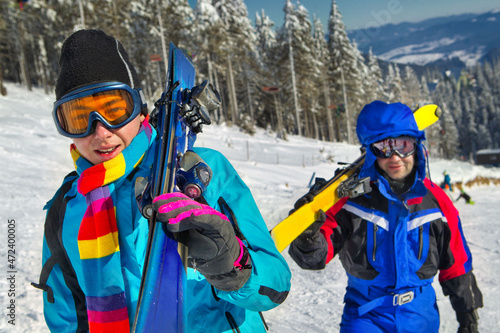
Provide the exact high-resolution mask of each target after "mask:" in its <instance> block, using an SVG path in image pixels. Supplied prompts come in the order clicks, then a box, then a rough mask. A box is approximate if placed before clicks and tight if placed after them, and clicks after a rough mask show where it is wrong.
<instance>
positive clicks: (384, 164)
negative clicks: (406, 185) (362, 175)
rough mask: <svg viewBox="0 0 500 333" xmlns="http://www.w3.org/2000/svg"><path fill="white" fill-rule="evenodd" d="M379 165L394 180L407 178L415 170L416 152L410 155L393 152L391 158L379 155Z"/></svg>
mask: <svg viewBox="0 0 500 333" xmlns="http://www.w3.org/2000/svg"><path fill="white" fill-rule="evenodd" d="M377 163H378V166H379V167H380V168H381V169H382V170H384V171H385V172H386V173H387V174H388V175H389V177H391V178H392V179H394V180H403V179H405V178H406V177H407V176H408V175H409V174H410V173H411V171H412V170H413V166H414V164H415V153H413V154H411V155H410V156H408V157H400V156H399V155H398V154H392V156H391V157H389V158H382V157H377Z"/></svg>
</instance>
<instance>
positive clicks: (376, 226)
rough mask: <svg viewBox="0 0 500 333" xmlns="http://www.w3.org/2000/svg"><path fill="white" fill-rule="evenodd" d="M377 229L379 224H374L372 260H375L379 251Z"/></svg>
mask: <svg viewBox="0 0 500 333" xmlns="http://www.w3.org/2000/svg"><path fill="white" fill-rule="evenodd" d="M377 230H378V225H376V224H374V225H373V257H372V260H373V261H375V254H376V253H377Z"/></svg>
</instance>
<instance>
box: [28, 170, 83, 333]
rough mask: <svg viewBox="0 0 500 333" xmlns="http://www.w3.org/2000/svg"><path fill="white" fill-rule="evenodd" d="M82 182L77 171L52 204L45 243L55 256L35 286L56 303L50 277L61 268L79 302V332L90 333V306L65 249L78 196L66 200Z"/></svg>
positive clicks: (50, 259) (45, 266) (75, 298)
mask: <svg viewBox="0 0 500 333" xmlns="http://www.w3.org/2000/svg"><path fill="white" fill-rule="evenodd" d="M77 178H78V174H77V173H76V171H73V172H71V173H70V174H68V175H67V176H66V177H65V178H64V183H63V185H62V186H61V188H60V189H59V191H58V193H56V195H55V197H54V199H53V200H52V205H51V206H50V208H49V211H48V212H47V218H46V219H45V240H46V243H47V246H48V248H49V250H50V253H51V256H50V258H49V259H47V261H46V262H45V263H44V265H43V267H42V271H41V273H40V278H39V282H38V283H34V282H32V283H31V285H32V286H33V287H35V288H38V289H41V290H43V291H45V292H47V301H48V302H50V303H54V302H55V299H54V292H53V291H52V288H51V287H50V286H48V285H47V281H48V279H49V276H50V273H51V272H52V269H53V268H54V266H55V265H56V264H58V265H59V268H60V269H61V272H62V274H63V278H64V282H65V283H66V285H67V287H68V288H69V290H70V291H71V293H72V296H73V300H74V302H75V309H76V314H77V320H78V329H77V332H87V331H88V317H87V306H86V303H85V294H84V293H83V291H82V289H81V288H80V285H79V283H78V280H77V277H76V273H75V271H74V269H73V266H72V265H71V262H70V260H69V258H68V254H67V253H66V250H65V249H64V247H63V245H62V224H63V221H64V215H65V214H66V205H67V203H68V201H69V200H71V199H73V198H74V196H66V194H67V193H68V192H69V190H70V189H71V187H72V186H73V182H74V181H75V180H76V179H77Z"/></svg>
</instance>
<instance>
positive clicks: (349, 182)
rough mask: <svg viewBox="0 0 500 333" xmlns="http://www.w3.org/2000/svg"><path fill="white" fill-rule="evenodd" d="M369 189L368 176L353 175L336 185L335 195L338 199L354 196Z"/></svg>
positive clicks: (367, 191) (368, 191) (370, 189)
mask: <svg viewBox="0 0 500 333" xmlns="http://www.w3.org/2000/svg"><path fill="white" fill-rule="evenodd" d="M371 191H372V187H371V186H370V177H365V178H361V179H359V178H358V177H353V178H352V179H349V178H348V179H346V180H345V181H344V182H342V183H341V184H340V185H339V186H338V188H337V196H338V198H339V199H340V198H344V197H349V198H356V197H359V196H360V195H363V194H366V193H370V192H371Z"/></svg>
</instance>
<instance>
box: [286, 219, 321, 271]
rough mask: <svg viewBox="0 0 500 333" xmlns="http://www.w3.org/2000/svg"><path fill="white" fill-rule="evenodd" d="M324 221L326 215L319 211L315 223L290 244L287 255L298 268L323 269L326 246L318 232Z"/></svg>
mask: <svg viewBox="0 0 500 333" xmlns="http://www.w3.org/2000/svg"><path fill="white" fill-rule="evenodd" d="M325 221H326V214H325V213H324V212H323V211H322V210H319V211H318V213H317V217H316V221H314V222H313V224H311V225H310V226H309V227H308V228H307V229H306V230H304V231H303V232H302V233H301V234H300V235H299V237H297V238H296V239H295V240H294V241H293V242H292V244H290V248H289V249H288V254H289V255H290V256H291V257H292V259H293V260H294V261H295V262H296V263H297V265H299V267H300V268H302V269H311V270H318V269H323V268H325V265H326V257H327V254H328V244H327V242H326V239H325V237H323V235H322V234H321V232H320V231H319V230H320V229H321V226H322V225H323V223H325Z"/></svg>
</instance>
